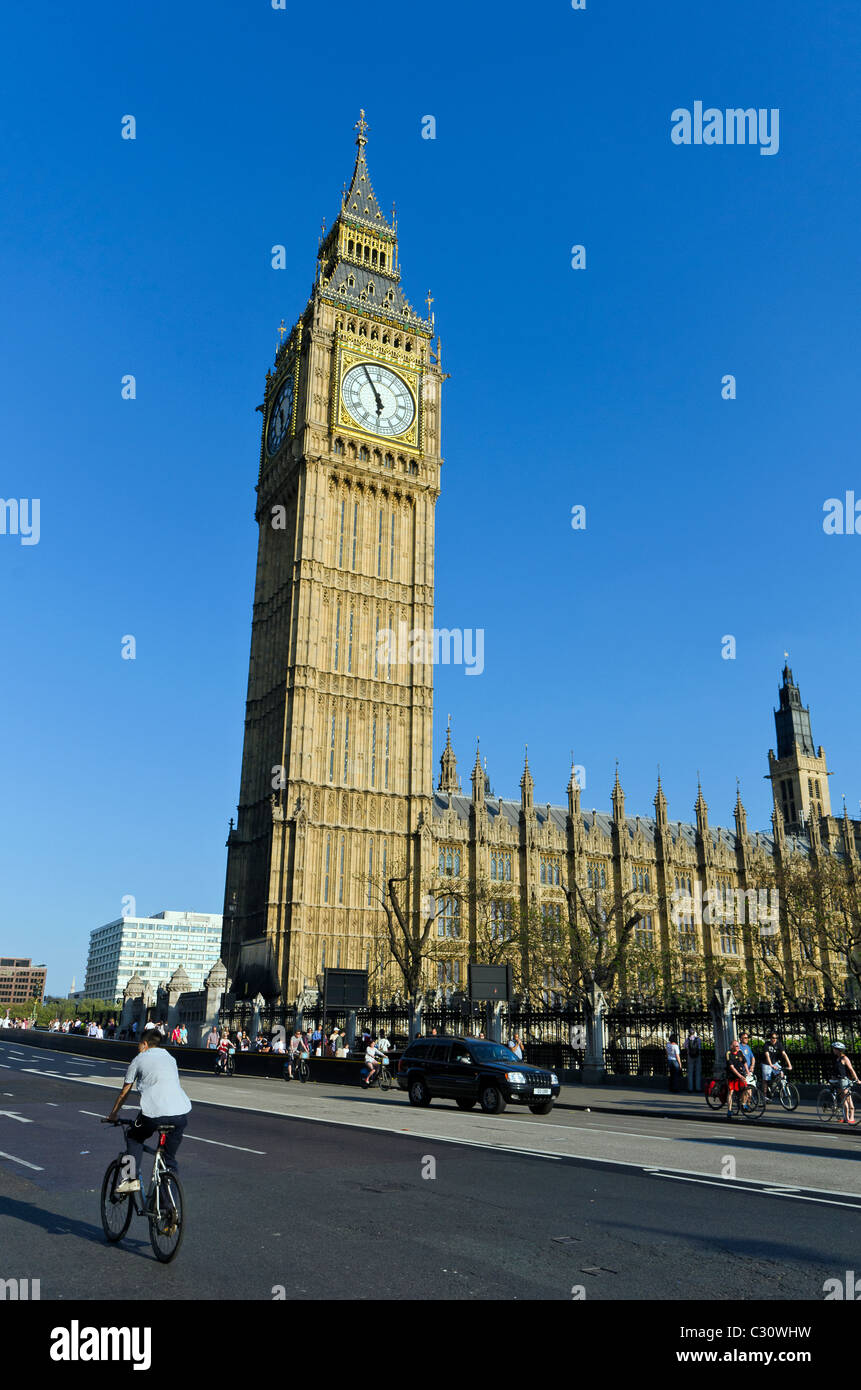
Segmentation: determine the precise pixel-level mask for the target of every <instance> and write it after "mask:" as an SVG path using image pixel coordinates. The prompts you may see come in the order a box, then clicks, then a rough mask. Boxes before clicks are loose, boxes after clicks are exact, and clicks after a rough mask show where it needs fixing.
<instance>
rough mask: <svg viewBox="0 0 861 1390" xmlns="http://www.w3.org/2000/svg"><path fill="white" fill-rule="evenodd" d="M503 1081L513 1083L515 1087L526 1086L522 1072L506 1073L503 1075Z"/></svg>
mask: <svg viewBox="0 0 861 1390" xmlns="http://www.w3.org/2000/svg"><path fill="white" fill-rule="evenodd" d="M505 1079H506V1081H513V1082H514V1085H515V1086H525V1085H526V1077H525V1076H524V1075H523V1072H522V1071H507V1072H506V1073H505Z"/></svg>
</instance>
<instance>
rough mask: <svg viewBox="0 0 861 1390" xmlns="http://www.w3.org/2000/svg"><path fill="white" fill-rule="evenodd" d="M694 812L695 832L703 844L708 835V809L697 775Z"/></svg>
mask: <svg viewBox="0 0 861 1390" xmlns="http://www.w3.org/2000/svg"><path fill="white" fill-rule="evenodd" d="M694 810H695V811H696V817H697V832H698V833H699V836H700V839H701V840H703V842H705V840H706V839H707V838H708V833H709V808H708V806H707V805H706V799H705V797H704V796H703V789H702V783H701V782H700V778H699V773H697V799H696V803H695V805H694Z"/></svg>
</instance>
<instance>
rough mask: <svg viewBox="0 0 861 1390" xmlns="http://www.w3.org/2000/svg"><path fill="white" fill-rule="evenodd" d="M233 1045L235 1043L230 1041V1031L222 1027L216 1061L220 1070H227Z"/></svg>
mask: <svg viewBox="0 0 861 1390" xmlns="http://www.w3.org/2000/svg"><path fill="white" fill-rule="evenodd" d="M232 1046H233V1044H232V1042H231V1041H230V1034H229V1033H228V1031H227V1029H226V1028H222V1030H221V1037H220V1038H219V1039H218V1048H217V1052H218V1058H217V1060H216V1063H215V1065H216V1066H217V1067H218V1070H219V1071H224V1070H225V1068H226V1066H227V1058H228V1055H229V1053H230V1049H231V1047H232Z"/></svg>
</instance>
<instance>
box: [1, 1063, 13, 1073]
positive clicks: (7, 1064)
mask: <svg viewBox="0 0 861 1390" xmlns="http://www.w3.org/2000/svg"><path fill="white" fill-rule="evenodd" d="M0 1067H2V1068H3V1070H4V1071H11V1070H12V1068H11V1067H10V1065H9V1063H8V1062H0Z"/></svg>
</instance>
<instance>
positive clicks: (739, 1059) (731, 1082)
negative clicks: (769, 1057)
mask: <svg viewBox="0 0 861 1390" xmlns="http://www.w3.org/2000/svg"><path fill="white" fill-rule="evenodd" d="M749 1071H750V1069H749V1067H748V1065H747V1058H746V1057H745V1055H744V1053H743V1052H742V1050H741V1047H740V1046H739V1041H738V1038H733V1040H732V1043H731V1044H730V1049H729V1052H728V1053H727V1054H726V1080H727V1088H726V1089H727V1097H726V1117H727V1119H728V1120H731V1119H732V1101H733V1096H734V1095H735V1093H736V1092H737V1091H740V1092H741V1099H740V1100H739V1105H740V1106H742V1105H744V1104H745V1103H746V1101H747V1099H748V1097H749V1095H750V1086H749V1085H748V1075H749Z"/></svg>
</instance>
